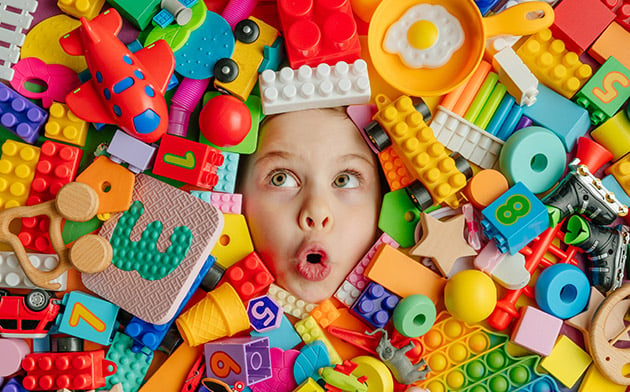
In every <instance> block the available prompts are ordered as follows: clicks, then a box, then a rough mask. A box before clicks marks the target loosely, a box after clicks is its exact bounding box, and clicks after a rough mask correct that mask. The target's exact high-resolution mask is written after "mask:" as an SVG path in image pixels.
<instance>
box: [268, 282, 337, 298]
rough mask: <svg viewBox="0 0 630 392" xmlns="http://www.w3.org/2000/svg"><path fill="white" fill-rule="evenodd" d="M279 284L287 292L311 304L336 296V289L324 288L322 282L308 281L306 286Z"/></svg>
mask: <svg viewBox="0 0 630 392" xmlns="http://www.w3.org/2000/svg"><path fill="white" fill-rule="evenodd" d="M277 283H278V284H279V285H280V286H282V287H284V288H286V290H287V291H288V292H290V293H291V294H293V295H295V296H296V297H298V298H299V299H301V300H304V301H306V302H309V303H319V302H322V301H324V300H326V299H328V298H330V297H332V296H333V294H335V288H330V287H323V285H322V283H321V282H310V281H307V284H306V285H303V284H297V285H295V284H293V285H291V284H288V285H285V284H282V283H281V282H277ZM326 286H328V285H326Z"/></svg>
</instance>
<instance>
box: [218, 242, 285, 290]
mask: <svg viewBox="0 0 630 392" xmlns="http://www.w3.org/2000/svg"><path fill="white" fill-rule="evenodd" d="M223 279H224V281H226V282H228V283H230V284H231V285H232V287H234V288H235V289H236V292H237V293H238V296H239V297H241V300H242V301H243V302H247V301H249V300H250V299H252V298H254V297H256V296H258V295H262V294H264V293H265V292H266V291H267V288H268V287H269V285H270V284H271V283H273V281H274V280H275V279H274V277H273V275H272V274H271V272H269V270H268V269H267V267H266V266H265V263H263V262H262V260H260V257H259V256H258V254H257V253H256V252H252V253H250V254H248V255H247V256H245V257H244V258H243V259H241V260H240V261H238V262H236V263H235V264H233V265H232V266H231V267H230V268H228V269H227V271H225V275H224V277H223Z"/></svg>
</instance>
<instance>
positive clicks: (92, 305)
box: [56, 291, 119, 346]
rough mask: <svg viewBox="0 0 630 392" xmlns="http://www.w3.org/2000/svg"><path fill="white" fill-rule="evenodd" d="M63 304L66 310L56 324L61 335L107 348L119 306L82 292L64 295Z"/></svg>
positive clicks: (112, 333)
mask: <svg viewBox="0 0 630 392" xmlns="http://www.w3.org/2000/svg"><path fill="white" fill-rule="evenodd" d="M63 304H64V306H65V310H64V312H63V315H62V316H60V317H58V319H57V323H56V324H57V328H58V330H59V332H60V333H65V334H68V335H72V336H76V337H79V338H81V339H85V340H89V341H92V342H95V343H98V344H102V345H105V346H107V345H109V344H110V343H111V341H112V337H113V335H114V332H115V331H116V327H117V325H116V316H117V315H118V309H119V308H118V306H116V305H113V304H111V303H109V302H107V301H104V300H102V299H100V298H97V297H93V296H91V295H88V294H85V293H83V292H80V291H72V292H70V293H68V294H66V295H64V298H63Z"/></svg>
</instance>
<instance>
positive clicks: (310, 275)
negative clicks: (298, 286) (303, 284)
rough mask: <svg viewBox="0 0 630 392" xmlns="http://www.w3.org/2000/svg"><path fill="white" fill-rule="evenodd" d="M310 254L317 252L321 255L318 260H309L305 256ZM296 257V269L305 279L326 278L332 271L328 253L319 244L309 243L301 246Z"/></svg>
mask: <svg viewBox="0 0 630 392" xmlns="http://www.w3.org/2000/svg"><path fill="white" fill-rule="evenodd" d="M310 254H318V255H319V256H320V257H321V260H320V262H319V263H311V262H309V261H308V260H307V257H308V255H310ZM297 259H298V264H297V270H298V272H299V273H300V275H302V277H303V278H304V279H306V280H310V281H313V282H319V281H322V280H324V279H326V278H327V277H328V275H330V273H331V272H332V267H331V266H330V262H329V258H328V254H327V253H326V251H325V250H324V248H323V247H322V246H321V245H318V244H312V243H311V244H306V245H304V246H302V247H301V248H300V250H299V251H298V254H297Z"/></svg>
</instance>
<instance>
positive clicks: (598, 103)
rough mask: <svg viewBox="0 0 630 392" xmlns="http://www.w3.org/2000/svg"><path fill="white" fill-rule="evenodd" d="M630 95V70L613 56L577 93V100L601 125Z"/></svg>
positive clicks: (594, 121)
mask: <svg viewBox="0 0 630 392" xmlns="http://www.w3.org/2000/svg"><path fill="white" fill-rule="evenodd" d="M629 97H630V70H628V68H626V67H625V66H623V65H622V64H621V63H620V62H619V61H618V60H617V59H616V58H615V57H613V56H611V57H609V58H608V60H606V62H605V63H604V64H603V65H602V66H601V67H600V68H599V69H598V70H597V72H596V73H595V75H593V77H592V78H591V79H589V81H588V82H587V83H586V84H585V85H584V87H582V89H581V90H580V91H579V92H578V93H577V94H576V96H575V102H576V103H577V104H578V105H580V106H582V107H584V108H586V109H587V110H588V111H589V112H590V114H591V123H592V124H593V125H599V124H601V123H602V122H604V121H606V120H608V119H609V118H610V117H611V116H613V115H614V114H615V113H617V110H619V108H620V107H621V106H622V105H623V104H624V103H625V102H626V101H627V100H628V98H629Z"/></svg>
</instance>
